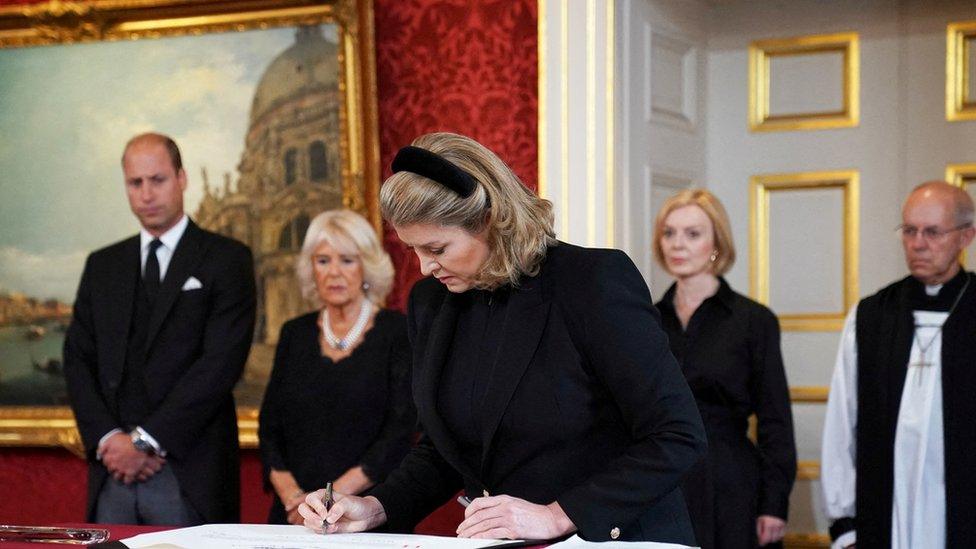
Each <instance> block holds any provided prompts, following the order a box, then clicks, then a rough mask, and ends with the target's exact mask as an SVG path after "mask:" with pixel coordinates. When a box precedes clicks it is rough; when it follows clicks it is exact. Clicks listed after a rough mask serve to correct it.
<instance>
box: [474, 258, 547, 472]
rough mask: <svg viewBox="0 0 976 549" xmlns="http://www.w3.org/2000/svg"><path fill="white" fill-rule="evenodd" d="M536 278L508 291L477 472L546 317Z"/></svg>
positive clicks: (484, 407) (537, 343)
mask: <svg viewBox="0 0 976 549" xmlns="http://www.w3.org/2000/svg"><path fill="white" fill-rule="evenodd" d="M541 286H542V284H541V280H540V277H535V278H531V279H528V280H524V284H523V285H522V286H521V287H519V288H517V289H514V290H512V293H511V295H510V296H509V302H508V308H507V310H506V313H505V328H504V329H503V332H502V333H503V336H502V347H501V349H499V351H498V357H497V359H496V362H495V364H494V368H493V370H492V375H491V381H490V382H489V384H488V389H487V392H486V394H485V400H484V403H483V413H484V426H485V429H484V431H483V432H482V455H481V473H482V475H483V474H484V471H485V466H486V465H487V457H488V452H489V449H490V448H491V443H492V440H493V439H494V438H495V433H496V432H497V431H498V425H499V423H501V420H502V415H504V413H505V409H506V408H507V407H508V403H509V401H511V400H512V395H513V394H515V389H516V387H518V384H519V382H520V381H521V380H522V375H523V374H524V373H525V369H526V368H527V367H528V366H529V362H530V361H531V360H532V356H533V355H534V354H535V350H536V348H538V346H539V341H540V339H541V338H542V332H543V331H544V330H545V327H546V322H547V320H548V317H549V308H550V301H549V300H546V299H544V298H543V295H542V288H541Z"/></svg>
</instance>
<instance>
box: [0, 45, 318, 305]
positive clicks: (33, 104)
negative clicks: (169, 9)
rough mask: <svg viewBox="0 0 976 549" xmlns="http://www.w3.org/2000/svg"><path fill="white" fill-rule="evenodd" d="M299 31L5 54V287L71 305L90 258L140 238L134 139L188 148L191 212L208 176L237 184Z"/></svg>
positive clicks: (1, 188)
mask: <svg viewBox="0 0 976 549" xmlns="http://www.w3.org/2000/svg"><path fill="white" fill-rule="evenodd" d="M294 33H295V31H294V29H275V30H265V31H249V32H240V33H225V34H210V35H204V36H197V37H181V38H164V39H159V40H138V41H134V42H100V43H93V44H81V45H62V46H48V47H34V48H21V49H5V50H0V290H4V291H19V292H24V293H27V294H28V295H32V296H35V297H42V298H46V297H57V298H60V299H62V300H66V301H71V300H73V297H74V292H75V289H76V288H77V284H78V278H79V277H80V274H81V269H82V267H83V265H84V259H85V257H86V256H87V254H88V253H89V252H91V251H92V250H94V249H97V248H99V247H102V246H104V245H107V244H110V243H112V242H115V241H117V240H119V239H121V238H124V237H125V236H128V235H131V234H133V233H135V231H137V230H138V224H137V223H136V221H135V219H134V218H133V216H132V214H131V212H130V211H129V208H128V204H127V202H126V199H125V195H124V190H123V187H122V173H121V168H120V155H121V151H122V147H123V146H124V144H125V142H126V140H127V139H128V138H129V137H131V136H132V135H134V134H136V133H139V132H143V131H148V130H157V131H161V132H163V133H167V134H169V135H171V136H173V137H174V138H175V139H176V141H177V143H179V144H180V147H181V149H182V151H183V157H184V165H185V167H186V170H187V174H188V176H189V181H190V183H189V188H188V190H187V195H186V210H187V212H189V213H192V212H193V211H194V210H195V209H196V206H197V204H198V203H199V201H200V198H201V197H202V194H203V181H202V177H201V175H200V172H201V168H204V167H206V169H207V171H208V173H209V176H210V181H211V184H215V183H219V184H221V185H222V181H223V175H222V174H223V173H224V172H230V173H231V174H233V178H234V180H236V177H237V169H236V166H237V163H238V161H239V160H240V157H241V153H242V152H243V148H244V134H245V131H246V129H247V123H248V115H249V113H250V107H251V100H252V97H253V95H254V89H255V87H256V86H257V83H258V81H259V79H260V78H261V75H262V73H263V71H264V69H265V68H266V67H267V66H268V65H269V64H270V62H271V61H272V60H273V59H274V58H275V57H276V56H277V55H278V54H280V53H281V52H282V51H284V50H285V49H287V48H288V47H289V46H290V45H291V44H292V43H293V42H294ZM326 36H327V37H328V38H330V39H331V40H335V32H334V28H332V27H329V28H327V29H326Z"/></svg>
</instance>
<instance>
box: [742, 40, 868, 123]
mask: <svg viewBox="0 0 976 549" xmlns="http://www.w3.org/2000/svg"><path fill="white" fill-rule="evenodd" d="M823 53H840V54H841V55H842V56H843V58H844V75H843V87H844V89H843V90H842V91H843V106H842V107H841V110H839V111H827V112H807V113H795V114H776V115H771V114H770V113H769V95H770V85H769V83H770V59H771V58H773V57H783V56H789V55H816V54H823ZM859 98H860V49H859V41H858V35H857V33H856V32H844V33H836V34H817V35H810V36H798V37H794V38H779V39H773V40H757V41H755V42H753V43H751V44H750V45H749V129H750V130H752V131H754V132H767V131H790V130H823V129H827V128H851V127H855V126H857V125H858V124H859V122H860V99H859Z"/></svg>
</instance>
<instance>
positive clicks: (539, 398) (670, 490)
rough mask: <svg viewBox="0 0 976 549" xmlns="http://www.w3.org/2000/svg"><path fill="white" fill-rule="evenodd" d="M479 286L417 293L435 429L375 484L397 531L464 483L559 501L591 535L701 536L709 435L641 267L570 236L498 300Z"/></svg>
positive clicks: (418, 367)
mask: <svg viewBox="0 0 976 549" xmlns="http://www.w3.org/2000/svg"><path fill="white" fill-rule="evenodd" d="M476 293H477V292H475V294H476ZM467 294H468V292H466V293H465V294H454V293H451V292H449V291H448V290H447V288H445V287H444V285H443V284H441V283H440V282H438V281H437V280H435V279H429V278H428V279H424V280H421V281H419V282H417V284H416V285H414V288H413V290H412V291H411V294H410V305H409V313H408V330H409V333H410V338H411V344H412V352H413V395H414V402H415V403H416V404H417V413H418V417H419V418H420V421H421V424H422V425H423V433H424V435H423V436H422V437H421V439H420V440H419V441H418V443H417V445H416V446H414V447H413V448H412V449H411V450H410V453H409V454H408V455H407V457H406V458H405V459H404V461H403V463H402V464H401V465H400V467H399V468H398V469H397V470H395V471H393V472H392V473H391V474H390V476H389V477H388V478H387V480H386V481H385V482H384V483H383V484H380V485H379V486H376V487H375V488H374V489H373V491H372V492H371V493H372V495H374V496H375V497H376V498H377V499H378V500H379V501H380V502H381V503H382V505H383V508H384V510H385V511H386V516H387V524H386V528H389V529H390V530H393V531H409V530H411V529H412V528H413V526H414V525H415V524H416V522H417V521H419V520H420V519H422V518H423V517H424V516H425V515H426V514H427V513H428V512H430V511H432V510H433V509H435V508H437V507H438V506H440V505H441V504H443V503H444V502H446V501H448V500H449V498H452V497H453V495H454V494H455V493H456V492H457V491H458V490H459V489H464V490H465V492H466V493H467V494H468V495H469V496H481V495H482V494H483V493H484V492H488V493H489V494H491V495H502V494H507V495H509V496H512V497H517V498H521V499H524V500H527V501H530V502H533V503H537V504H548V503H551V502H553V501H557V502H558V503H559V504H560V506H561V507H562V509H563V511H565V512H566V515H567V516H568V517H569V518H570V520H572V522H573V524H575V525H576V527H577V528H578V529H579V534H580V536H581V537H582V538H583V539H587V540H591V541H593V540H611V539H616V540H618V541H636V540H644V541H662V542H671V543H682V544H685V545H693V544H694V540H695V538H694V533H693V532H692V529H691V523H690V521H689V520H688V513H687V507H686V504H685V501H684V499H683V498H682V496H681V491H680V490H679V489H678V488H677V486H678V483H679V481H680V479H681V476H682V475H683V474H684V472H685V471H686V470H687V469H689V468H690V467H692V466H693V465H694V463H695V462H697V461H698V460H699V458H700V457H701V456H702V455H703V454H704V450H705V447H704V438H705V432H704V429H703V428H702V425H701V419H700V418H699V414H698V410H697V407H696V406H695V401H694V398H693V397H692V394H691V392H690V391H689V390H688V386H687V384H686V383H685V381H684V379H683V378H682V375H681V371H680V370H679V368H678V365H677V363H676V362H675V360H674V358H673V357H672V356H671V352H670V351H669V350H668V347H667V338H666V337H665V335H664V332H663V331H662V330H661V326H660V322H659V320H658V313H657V311H656V310H655V309H654V305H653V303H652V301H651V298H650V294H649V292H648V291H647V285H646V284H645V282H644V279H643V278H642V277H641V275H640V272H639V271H638V270H637V268H636V267H635V266H634V264H633V262H631V261H630V259H629V258H628V257H627V256H626V255H625V254H624V253H623V252H620V251H619V250H596V249H586V248H580V247H577V246H572V245H569V244H563V243H560V244H559V245H557V246H553V247H550V248H549V249H548V250H547V255H546V258H545V260H544V262H543V263H542V265H541V267H540V271H539V273H538V275H536V276H524V277H522V279H521V280H520V283H519V285H518V286H517V287H514V288H509V289H508V293H507V295H506V296H505V301H504V302H501V301H499V302H493V303H492V305H491V306H495V307H498V308H499V309H497V310H494V311H491V310H487V311H486V309H490V307H491V306H489V304H488V303H486V302H485V301H484V300H483V298H482V299H481V301H480V302H479V301H478V298H477V297H474V294H472V295H467ZM498 298H499V296H497V295H496V296H494V297H493V299H498ZM469 300H470V301H469ZM501 308H504V312H502V311H501V310H500V309H501ZM488 313H490V315H488ZM483 315H488V316H483ZM479 318H480V319H481V320H480V321H479ZM462 326H464V327H465V328H464V330H463V331H462ZM479 334H487V335H480V336H479ZM492 340H495V341H497V343H492ZM482 347H483V348H484V349H485V350H484V351H483V352H476V351H475V349H478V348H482ZM489 351H490V352H489ZM463 360H466V361H468V362H462V361H463ZM486 364H489V365H490V367H486V366H485V365H486ZM452 370H453V372H452ZM465 371H466V372H468V375H472V376H473V377H472V378H467V381H465V379H466V378H465V377H464V375H465V374H464V373H463V372H465ZM445 376H446V377H445ZM452 379H453V381H452ZM445 384H446V385H445ZM450 385H456V386H457V387H458V388H459V393H460V394H459V395H456V397H455V396H453V395H452V394H451V393H452V392H453V391H452V389H450V388H449V386H450ZM482 387H483V388H482ZM482 393H483V395H482ZM465 409H471V410H473V412H474V413H473V414H470V415H473V416H474V417H467V418H466V417H464V416H465V414H464V410H465ZM477 425H480V429H477V430H474V429H473V428H472V427H471V426H477ZM478 451H480V456H477V458H476V459H472V457H471V456H472V455H473V454H474V453H475V452H478Z"/></svg>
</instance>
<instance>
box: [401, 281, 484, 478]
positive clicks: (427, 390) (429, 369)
mask: <svg viewBox="0 0 976 549" xmlns="http://www.w3.org/2000/svg"><path fill="white" fill-rule="evenodd" d="M457 300H458V297H457V296H456V295H455V294H453V293H448V294H447V295H446V296H445V297H444V301H443V302H442V303H441V306H440V309H439V310H438V312H437V316H435V317H434V320H433V321H432V322H431V325H430V335H429V336H428V337H427V346H426V348H425V349H424V350H423V351H422V355H421V356H419V357H417V360H418V361H419V364H420V370H419V371H418V372H417V374H418V379H417V391H416V395H417V399H416V400H417V402H416V404H417V414H418V415H419V417H420V421H421V424H422V426H423V429H424V432H425V433H426V434H427V436H428V437H430V439H431V441H433V443H434V446H435V447H436V448H437V451H438V452H440V454H441V456H442V457H443V458H444V459H445V460H447V461H448V463H450V464H451V465H452V466H453V467H454V468H455V469H457V471H458V472H459V473H461V475H462V476H465V477H469V478H477V476H475V474H474V473H475V471H474V470H473V469H471V468H470V467H469V466H468V465H467V464H466V463H464V462H463V461H462V460H461V454H460V452H459V451H458V447H457V443H456V441H455V440H454V436H453V435H452V434H451V433H450V432H449V431H448V429H447V425H445V424H444V420H443V419H442V418H441V417H440V415H439V414H438V413H437V390H438V384H439V383H440V378H441V371H442V370H443V369H444V364H445V363H446V362H447V359H448V355H449V354H450V352H451V344H452V343H453V341H454V331H455V328H456V325H457V317H458V302H457Z"/></svg>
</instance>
